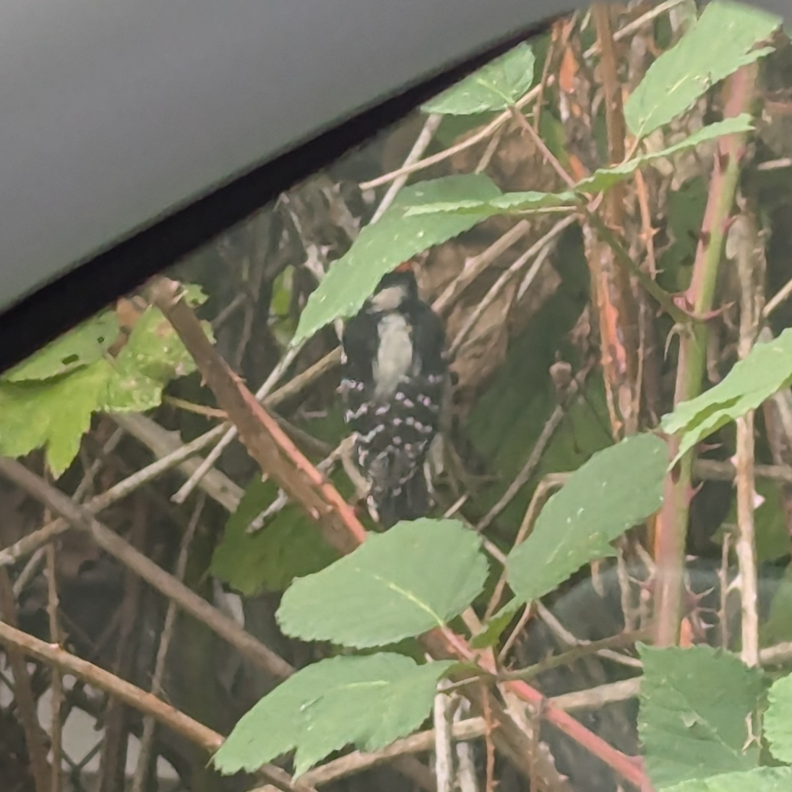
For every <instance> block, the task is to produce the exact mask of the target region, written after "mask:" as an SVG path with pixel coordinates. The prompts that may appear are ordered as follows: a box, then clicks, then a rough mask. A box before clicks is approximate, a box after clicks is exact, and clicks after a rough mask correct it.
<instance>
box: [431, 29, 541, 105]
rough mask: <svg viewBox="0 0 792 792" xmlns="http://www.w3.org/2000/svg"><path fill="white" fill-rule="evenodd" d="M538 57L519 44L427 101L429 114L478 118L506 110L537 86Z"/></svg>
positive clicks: (526, 45) (525, 46) (527, 47)
mask: <svg viewBox="0 0 792 792" xmlns="http://www.w3.org/2000/svg"><path fill="white" fill-rule="evenodd" d="M534 64H535V58H534V54H533V50H532V49H531V47H530V46H529V45H528V44H518V45H517V46H516V47H515V48H514V49H513V50H511V51H509V52H507V53H506V54H505V55H503V56H502V57H500V58H496V59H495V60H494V61H492V63H488V64H487V65H486V66H484V67H483V68H481V69H479V70H478V71H477V72H475V73H474V74H471V75H470V77H466V78H465V79H464V80H462V81H461V82H459V83H458V84H457V85H455V86H454V87H453V88H449V89H448V90H447V91H444V92H443V93H441V94H440V95H439V96H437V97H435V98H434V99H432V100H431V101H429V102H427V103H426V104H425V105H423V107H422V108H421V109H422V110H423V111H424V112H425V113H439V114H441V115H474V114H476V113H484V112H486V111H488V110H504V109H505V108H507V107H510V106H511V105H513V104H514V103H515V102H516V101H517V100H518V99H519V98H520V97H521V96H522V95H523V94H524V93H526V92H527V91H528V89H529V88H530V87H531V86H532V85H533V80H534Z"/></svg>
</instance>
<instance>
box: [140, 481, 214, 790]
mask: <svg viewBox="0 0 792 792" xmlns="http://www.w3.org/2000/svg"><path fill="white" fill-rule="evenodd" d="M205 503H206V496H205V495H204V494H202V495H201V497H199V498H198V500H197V501H196V504H195V508H194V509H193V513H192V516H191V517H190V522H189V524H188V525H187V530H186V531H185V532H184V536H183V537H182V541H181V547H180V548H179V557H178V559H177V560H176V569H175V572H174V575H175V577H176V579H177V580H179V581H181V582H184V575H185V572H186V570H187V559H188V558H189V555H190V544H191V543H192V539H193V536H194V535H195V531H196V528H197V527H198V521H199V520H200V519H201V514H202V512H203V509H204V505H205ZM177 614H178V610H177V608H176V603H175V602H174V601H173V600H171V601H170V602H169V603H168V610H167V612H166V613H165V623H164V624H163V626H162V637H161V638H160V643H159V647H158V648H157V658H156V660H155V662H154V674H153V676H152V679H151V693H152V695H154V696H159V695H160V694H161V692H162V680H163V677H164V676H165V663H166V661H167V659H168V650H169V649H170V644H171V640H172V638H173V630H174V627H175V626H176V616H177ZM156 724H157V722H156V720H155V719H154V717H153V716H151V715H147V716H146V717H145V718H144V719H143V733H142V735H141V737H140V752H139V754H138V760H137V766H136V768H135V775H134V778H133V779H132V792H143V784H145V782H146V774H147V773H148V769H149V768H148V766H149V761H150V759H151V749H152V746H153V743H154V731H155V728H156Z"/></svg>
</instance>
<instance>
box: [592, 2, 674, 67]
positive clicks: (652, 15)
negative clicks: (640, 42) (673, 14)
mask: <svg viewBox="0 0 792 792" xmlns="http://www.w3.org/2000/svg"><path fill="white" fill-rule="evenodd" d="M686 2H687V0H666V2H665V3H660V4H659V5H656V6H655V7H654V8H652V9H651V10H649V11H647V12H646V13H645V14H642V15H641V16H639V17H638V18H637V19H634V20H633V21H632V22H628V23H627V24H626V25H625V26H624V27H623V28H619V30H617V31H616V32H615V33H614V34H613V40H614V41H621V40H622V39H624V38H627V36H629V35H630V34H631V33H635V31H636V30H640V29H641V28H642V27H643V26H644V25H648V24H649V23H650V22H653V21H654V20H655V19H657V17H659V16H660V15H662V14H665V12H666V11H670V10H671V9H672V8H676V7H677V6H678V5H682V3H686ZM599 51H600V43H599V42H596V43H594V44H592V45H591V46H590V47H589V48H588V49H587V50H586V51H585V52H584V53H583V57H584V58H586V59H588V58H590V57H591V56H592V55H597V54H599Z"/></svg>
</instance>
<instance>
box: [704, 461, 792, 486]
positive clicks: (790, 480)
mask: <svg viewBox="0 0 792 792" xmlns="http://www.w3.org/2000/svg"><path fill="white" fill-rule="evenodd" d="M693 473H694V475H695V477H696V478H699V479H703V480H705V481H734V479H735V477H736V475H737V469H736V468H735V467H734V464H733V463H732V462H729V461H728V460H727V461H724V462H719V461H717V460H714V459H697V460H696V462H695V464H694V466H693ZM754 475H755V476H756V478H760V479H768V480H769V481H782V482H784V483H785V484H792V467H790V466H789V465H754Z"/></svg>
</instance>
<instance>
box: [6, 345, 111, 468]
mask: <svg viewBox="0 0 792 792" xmlns="http://www.w3.org/2000/svg"><path fill="white" fill-rule="evenodd" d="M109 369H110V366H109V364H108V363H106V362H105V361H104V360H97V361H95V362H94V363H91V364H90V365H88V366H84V367H82V368H78V369H75V370H73V371H71V372H70V373H69V374H66V375H64V376H62V377H58V378H55V379H48V380H42V381H40V382H36V381H29V382H22V383H15V382H4V383H0V453H2V454H4V455H6V456H10V457H21V456H25V455H26V454H29V453H30V452H31V451H33V450H35V449H37V448H41V447H44V448H45V451H46V459H47V464H48V465H49V467H50V470H51V471H52V474H53V475H54V476H55V477H56V478H57V477H58V476H60V475H61V473H63V472H64V471H65V470H66V468H68V467H69V465H70V464H71V463H72V461H73V460H74V457H76V456H77V452H78V451H79V450H80V440H81V439H82V436H83V434H85V432H87V431H88V427H89V426H90V424H91V413H92V412H93V411H94V409H95V408H96V403H97V400H98V398H99V394H100V393H101V391H102V388H103V387H104V384H105V382H106V380H107V376H108V371H109Z"/></svg>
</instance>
